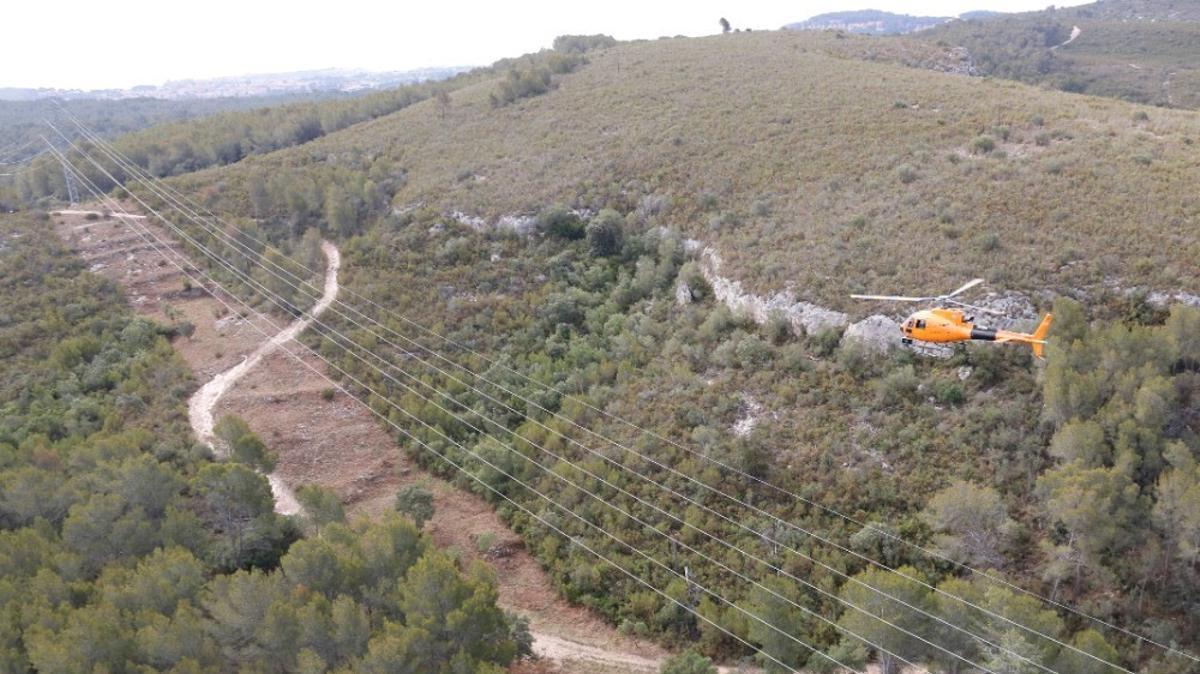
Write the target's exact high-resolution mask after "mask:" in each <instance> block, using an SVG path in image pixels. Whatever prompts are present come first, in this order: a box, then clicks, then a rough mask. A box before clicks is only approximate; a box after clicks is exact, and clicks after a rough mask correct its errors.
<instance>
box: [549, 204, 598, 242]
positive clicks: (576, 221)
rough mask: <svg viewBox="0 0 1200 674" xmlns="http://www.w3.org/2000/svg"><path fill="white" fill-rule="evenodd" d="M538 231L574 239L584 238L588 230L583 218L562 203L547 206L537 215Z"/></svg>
mask: <svg viewBox="0 0 1200 674" xmlns="http://www.w3.org/2000/svg"><path fill="white" fill-rule="evenodd" d="M537 227H538V231H540V232H542V233H544V234H547V235H549V236H554V237H558V238H560V239H567V240H569V241H574V240H577V239H582V238H583V237H584V236H585V235H586V234H587V230H586V228H585V227H584V224H583V220H581V219H580V218H579V216H578V215H576V214H574V213H572V212H571V210H570V209H569V208H567V207H566V206H563V205H561V204H555V205H554V206H550V207H549V208H546V209H545V210H543V211H542V212H541V213H539V214H538V216H537Z"/></svg>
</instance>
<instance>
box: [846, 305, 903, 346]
mask: <svg viewBox="0 0 1200 674" xmlns="http://www.w3.org/2000/svg"><path fill="white" fill-rule="evenodd" d="M842 340H843V341H847V342H857V343H859V344H861V345H862V346H864V347H866V348H868V349H870V350H872V351H878V352H880V353H886V352H888V351H891V350H892V349H895V348H897V347H899V346H900V324H899V323H897V322H896V321H895V320H893V319H892V318H889V317H887V316H882V315H879V314H876V315H874V316H868V317H866V318H864V319H863V320H861V321H859V322H857V323H854V324H852V325H851V326H850V327H848V328H846V332H845V333H844V334H843V335H842Z"/></svg>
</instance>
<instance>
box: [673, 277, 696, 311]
mask: <svg viewBox="0 0 1200 674" xmlns="http://www.w3.org/2000/svg"><path fill="white" fill-rule="evenodd" d="M675 303H676V304H678V305H679V306H681V307H685V306H687V305H689V304H691V303H692V287H691V286H689V285H688V284H687V283H685V282H684V281H680V282H679V283H677V284H676V285H675Z"/></svg>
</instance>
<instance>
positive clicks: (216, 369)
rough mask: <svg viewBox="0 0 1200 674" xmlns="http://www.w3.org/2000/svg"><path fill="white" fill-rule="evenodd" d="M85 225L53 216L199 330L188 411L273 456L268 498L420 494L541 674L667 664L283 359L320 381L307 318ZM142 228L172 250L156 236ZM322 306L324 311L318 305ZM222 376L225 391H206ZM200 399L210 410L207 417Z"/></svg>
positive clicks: (147, 308)
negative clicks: (292, 316)
mask: <svg viewBox="0 0 1200 674" xmlns="http://www.w3.org/2000/svg"><path fill="white" fill-rule="evenodd" d="M89 214H96V215H99V213H98V212H96V211H87V210H82V209H79V210H71V211H57V212H55V213H54V214H53V215H54V221H55V226H56V230H57V232H58V234H59V236H60V238H62V239H63V240H64V241H66V242H67V244H68V245H70V246H71V247H72V248H73V249H74V250H75V251H76V252H77V254H78V255H79V256H80V257H81V258H82V259H83V260H84V261H85V263H86V264H87V265H88V267H89V269H90V270H91V271H92V272H94V273H97V274H101V275H103V276H106V277H107V278H110V279H112V280H113V281H115V282H117V283H118V284H120V285H121V287H122V288H123V290H124V292H125V294H126V296H127V297H128V298H129V301H130V303H131V304H132V305H133V306H134V308H135V309H136V310H137V311H138V313H139V314H141V315H143V316H146V317H148V318H152V319H154V320H156V321H159V322H165V323H168V324H170V323H178V322H181V321H188V322H191V323H192V324H193V325H194V326H195V332H194V333H193V334H192V336H191V337H190V338H183V337H180V338H177V339H175V340H174V341H173V342H172V346H173V347H174V348H175V349H176V351H178V352H179V354H180V356H181V357H182V358H183V359H184V361H185V362H187V363H188V365H189V366H190V367H191V368H192V371H193V372H194V373H195V375H196V378H197V380H199V381H202V382H208V383H206V384H205V386H204V387H202V389H201V390H204V389H205V388H207V389H208V391H209V392H208V393H207V394H206V397H205V402H204V403H203V404H201V403H199V402H196V401H198V400H199V398H198V396H199V395H200V391H198V392H197V393H196V395H195V396H194V397H193V399H192V401H190V402H196V405H195V407H197V408H204V409H207V410H208V415H207V419H206V421H205V422H204V428H205V429H206V432H207V436H208V437H211V433H212V420H213V419H216V418H220V417H221V416H222V415H224V414H228V413H236V414H237V415H239V416H241V417H242V418H243V419H245V420H246V422H247V423H248V424H249V425H250V427H251V428H252V429H253V430H254V431H255V433H257V434H258V435H259V436H260V437H262V439H263V441H264V442H266V443H267V445H268V446H269V447H270V448H271V449H272V451H274V452H275V453H276V454H277V455H278V456H279V461H278V463H277V465H276V468H275V473H274V474H273V475H272V478H273V480H272V482H273V484H272V486H273V488H274V486H275V482H278V483H279V484H280V485H286V486H287V487H289V488H291V489H295V488H297V487H299V486H301V485H305V484H319V485H321V486H323V487H326V488H328V489H332V490H333V491H334V492H335V493H337V494H338V496H339V497H341V499H342V501H343V502H344V503H345V504H346V506H347V511H348V512H349V513H350V515H351V516H352V517H357V516H367V517H370V516H375V515H378V514H380V513H383V512H385V511H387V510H390V509H391V508H392V502H393V500H394V499H395V494H396V491H397V490H398V489H399V488H400V487H401V486H403V485H406V484H417V483H419V484H424V485H425V486H426V487H427V488H428V489H429V490H430V491H431V492H432V493H433V495H434V507H435V511H434V515H433V517H432V518H431V519H430V521H429V522H428V523H426V525H425V531H426V533H428V534H429V535H430V537H431V538H432V539H433V541H434V542H435V543H436V544H437V545H438V546H439V547H442V548H446V549H452V550H455V551H456V552H457V553H458V555H459V556H460V558H461V559H463V560H464V561H466V562H469V561H471V560H475V559H481V560H483V561H484V562H486V563H487V564H489V565H490V566H491V567H492V568H493V569H494V570H495V572H496V578H497V590H498V594H499V603H500V604H501V605H502V606H503V607H504V608H505V609H506V610H509V611H514V612H517V613H520V614H521V615H524V616H526V617H528V618H529V621H530V629H531V631H532V633H533V635H534V638H535V641H534V651H535V652H536V653H538V654H540V655H543V656H545V660H544V661H543V662H547V661H548V662H549V663H550V666H549V667H545V666H541V667H539V668H538V669H537V671H538V672H539V674H542V673H545V672H552V671H556V672H562V673H563V674H616V673H617V672H635V673H639V674H641V673H645V674H650V673H652V672H657V671H658V669H659V667H660V666H661V663H662V660H663V659H664V658H665V657H666V656H667V653H666V652H665V651H663V650H662V648H660V647H659V646H657V645H656V644H654V643H652V642H648V641H643V640H639V639H636V638H634V637H628V636H625V635H622V634H620V633H618V632H617V631H616V630H615V629H614V628H613V627H612V625H610V624H608V623H607V622H606V621H604V620H602V619H601V618H600V617H599V616H598V615H596V614H595V613H593V612H592V611H590V610H588V609H586V608H583V607H579V606H572V605H570V604H568V603H567V602H566V601H564V600H563V599H562V598H561V597H560V596H559V595H558V593H557V591H556V590H555V589H554V584H553V582H552V581H551V579H550V578H549V577H548V576H547V575H546V573H545V571H543V570H542V568H541V566H540V565H539V564H538V562H537V560H536V559H534V558H533V556H532V555H531V554H530V553H529V551H528V550H526V549H525V546H524V542H523V541H522V539H521V538H520V537H519V536H518V535H517V534H516V533H515V532H513V531H512V530H511V529H509V528H508V527H507V526H506V525H505V524H504V522H503V521H502V520H501V519H500V517H499V516H498V515H497V514H496V511H495V510H494V509H493V508H492V507H491V505H489V504H488V503H487V502H486V501H485V500H484V499H482V498H481V497H479V496H477V495H476V494H473V493H470V492H467V491H465V490H463V489H460V488H458V487H455V486H454V485H452V484H450V483H449V482H446V481H444V480H442V479H440V478H438V477H436V476H434V475H431V474H430V473H428V472H426V471H424V470H422V469H421V468H420V467H419V466H418V465H417V464H416V463H415V462H413V461H412V460H411V459H409V458H408V457H407V455H406V454H405V452H404V451H403V449H399V450H398V448H397V443H396V439H395V438H394V437H393V436H392V434H390V433H388V432H387V431H386V430H385V428H384V427H383V425H382V424H380V423H379V422H378V421H377V420H376V418H375V417H374V415H372V414H371V412H370V411H369V410H367V409H366V408H365V407H364V406H363V405H361V404H360V403H359V402H358V401H357V400H355V399H352V398H350V397H348V396H346V395H344V394H342V393H336V392H335V391H334V390H333V389H332V388H331V387H330V384H329V382H328V381H327V380H326V379H325V378H324V377H322V376H321V375H319V374H317V373H316V372H313V371H312V370H310V369H309V368H308V367H305V366H304V365H301V364H300V363H297V362H296V360H295V358H294V357H293V356H292V355H290V354H289V351H290V352H292V353H294V354H295V356H296V357H298V358H301V359H303V360H304V361H305V362H306V363H307V364H309V365H312V366H313V367H314V368H316V370H317V371H318V372H325V371H326V370H325V364H324V363H323V362H322V361H320V360H319V359H317V358H316V357H314V356H312V355H311V354H308V353H307V352H306V351H304V350H302V349H300V348H299V347H298V346H297V345H296V343H295V342H290V341H288V339H290V338H291V337H293V336H295V335H296V334H299V332H300V331H301V330H302V329H303V327H305V326H307V325H309V324H310V323H311V315H310V316H308V317H307V322H305V320H306V319H301V320H299V321H294V322H292V323H291V324H290V326H288V328H287V329H286V330H284V332H281V330H283V329H284V324H283V321H282V320H280V319H278V318H276V319H272V318H271V317H269V316H264V315H262V314H260V313H256V312H246V313H245V314H244V315H231V314H229V313H228V312H227V311H226V310H225V309H224V307H222V305H221V303H220V302H218V301H217V299H215V297H214V296H213V294H214V293H219V292H220V290H219V289H217V288H196V287H191V286H190V285H189V284H187V283H185V280H184V278H183V276H182V275H181V274H180V273H179V271H178V270H177V269H175V267H174V266H172V265H170V264H169V263H168V262H167V261H166V260H164V259H163V258H162V255H161V254H160V253H159V252H157V251H155V250H154V249H153V248H152V247H151V246H148V245H146V243H145V242H144V241H143V240H142V239H141V238H140V237H139V236H137V234H136V233H134V232H133V231H131V230H130V229H129V227H128V226H127V224H126V223H122V222H120V221H119V220H118V219H116V218H101V219H98V220H87V219H86V218H87V217H88V215H89ZM92 217H95V215H93V216H92ZM133 217H139V218H140V217H141V216H133ZM146 226H148V227H151V228H153V229H154V230H155V232H156V234H158V236H159V237H161V238H162V239H164V240H167V241H172V238H171V237H170V235H169V234H168V233H167V232H166V231H165V230H164V229H162V228H159V227H158V226H157V225H153V224H147V225H146ZM171 245H172V247H173V248H175V249H176V250H180V251H181V252H183V251H182V249H181V248H179V247H178V246H177V245H176V244H174V243H172V244H171ZM325 252H326V255H327V256H328V259H329V260H330V263H331V264H330V265H329V266H330V267H333V274H332V275H331V274H329V273H327V274H326V278H325V289H324V292H323V295H322V303H319V304H318V305H316V306H315V307H314V311H317V313H319V311H318V310H317V307H321V309H320V311H323V310H324V307H327V306H329V305H330V303H331V302H332V294H335V293H336V292H337V286H336V283H337V281H336V273H337V271H338V269H339V268H340V257H339V256H337V254H336V249H335V250H334V251H332V252H331V251H328V250H326V251H325ZM328 271H329V270H328V269H327V272H328ZM331 276H332V282H333V284H334V285H333V286H332V287H331ZM326 297H329V298H330V302H324V299H325V298H326ZM231 304H233V302H232V301H231ZM301 323H302V324H303V325H300V324H301ZM291 328H295V330H294V331H291ZM264 332H265V333H266V334H269V335H275V336H276V337H275V338H274V339H271V340H270V342H269V343H275V344H276V346H275V348H267V344H264V342H263V333H264ZM285 333H288V334H287V339H285V338H284V336H285ZM219 378H220V380H221V381H223V382H224V383H223V384H212V382H213V381H216V380H218V379H219ZM210 384H211V388H209V386H210ZM209 399H211V400H213V401H215V402H212V404H211V406H210V404H209V402H208V400H209ZM191 407H192V405H189V408H191ZM189 417H192V409H189ZM193 423H195V421H194V420H193ZM197 436H198V437H204V434H202V433H199V432H198V433H197Z"/></svg>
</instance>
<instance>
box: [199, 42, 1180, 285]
mask: <svg viewBox="0 0 1200 674" xmlns="http://www.w3.org/2000/svg"><path fill="white" fill-rule="evenodd" d="M875 44H877V42H876V41H872V40H870V39H868V38H854V39H853V40H851V39H846V40H839V39H837V38H835V37H833V36H831V35H828V34H821V33H793V32H782V33H770V34H767V33H752V34H749V35H747V34H735V35H726V36H719V37H713V38H702V39H691V40H660V41H655V42H648V43H640V44H622V45H618V46H616V47H612V48H610V49H607V50H603V51H599V52H595V53H591V54H589V55H588V58H589V61H590V63H589V64H588V65H586V66H583V67H581V68H579V69H577V70H576V72H574V73H571V74H568V75H565V76H562V77H561V81H560V82H559V83H558V86H557V87H556V88H554V89H553V90H552V91H549V92H548V93H545V94H543V95H538V96H533V97H530V98H524V99H521V100H520V101H519V102H516V103H514V104H512V105H507V106H503V107H498V108H497V107H493V106H492V105H491V103H490V101H489V98H490V97H491V96H493V95H495V93H496V92H497V88H498V84H497V83H496V82H494V81H480V82H478V83H476V84H473V85H471V86H467V87H464V88H462V89H460V90H458V91H455V92H454V93H453V94H452V95H451V96H450V98H451V99H452V104H451V105H450V106H449V107H448V108H447V109H446V110H445V114H443V112H442V111H440V110H439V109H438V107H437V106H435V105H434V103H432V102H430V103H423V104H418V105H415V106H411V107H410V108H407V109H405V110H403V111H401V112H399V113H397V114H394V115H390V116H388V117H386V118H382V119H378V120H375V121H373V122H371V123H368V124H364V125H360V126H356V127H354V128H353V129H349V130H347V131H344V132H341V133H337V134H333V135H330V136H327V137H325V138H322V139H320V140H318V141H316V142H313V143H310V144H307V145H304V146H301V147H298V148H293V149H290V150H287V151H284V152H278V153H273V154H271V155H267V156H264V157H261V158H254V159H252V160H250V161H245V162H241V163H240V164H238V165H237V166H235V167H233V169H232V170H229V171H223V172H220V173H215V174H209V173H205V172H201V173H197V174H193V175H192V176H189V177H188V178H187V179H186V180H185V181H184V182H183V183H181V184H185V185H193V186H196V187H199V186H201V185H203V186H205V187H206V188H207V189H208V199H209V203H211V204H213V205H219V206H220V207H221V208H223V209H226V210H230V211H235V212H249V211H250V210H251V206H252V203H251V201H252V197H253V195H256V194H260V193H261V190H260V189H259V188H258V187H256V186H257V185H261V184H262V183H263V182H264V181H266V182H270V183H272V184H276V185H279V186H280V189H283V187H284V186H290V188H288V189H287V190H286V191H287V193H289V194H292V195H296V194H304V195H311V196H308V197H305V198H306V202H305V204H304V206H303V207H302V208H300V207H298V206H296V205H294V206H286V205H277V206H279V207H283V208H286V209H287V210H288V211H289V212H290V213H292V214H296V213H298V212H300V211H303V212H304V213H308V214H310V215H311V216H313V217H319V215H320V214H322V213H326V212H332V211H330V209H334V210H339V212H343V211H345V209H349V210H350V211H352V212H354V213H356V214H357V215H356V219H355V222H356V223H358V224H356V225H355V226H356V227H360V228H361V227H362V226H363V225H364V224H370V223H373V222H384V221H387V219H388V218H390V217H393V215H392V214H393V212H403V211H409V210H413V209H419V208H424V209H427V210H430V211H432V212H434V213H437V214H442V215H448V214H450V213H452V212H462V213H465V214H467V215H469V216H472V217H479V218H481V219H482V220H481V222H483V223H486V224H491V223H495V222H497V221H498V220H499V219H500V218H501V217H502V216H520V215H526V216H532V215H535V214H536V213H538V212H539V211H540V210H541V209H543V208H544V207H545V206H546V205H548V204H552V203H563V204H566V205H567V206H570V207H575V208H579V209H585V210H588V211H591V212H598V211H599V210H601V209H604V208H611V209H613V210H615V211H617V212H618V213H620V214H621V215H622V216H623V217H625V218H626V219H627V226H629V227H631V228H635V229H637V228H640V227H642V226H649V227H655V226H669V227H675V228H677V229H678V230H679V231H680V232H681V233H682V234H683V235H685V236H688V237H693V238H696V239H698V240H700V241H701V242H703V243H704V244H706V245H713V246H715V247H716V249H717V250H718V251H720V253H721V255H722V257H723V258H724V260H725V262H726V267H725V268H726V269H729V270H731V271H732V273H733V275H734V276H735V277H737V278H740V279H742V280H743V281H744V282H746V283H747V284H748V286H749V287H750V288H752V289H755V290H760V291H771V292H774V291H777V290H780V289H783V288H785V287H791V288H795V289H796V291H797V294H798V295H799V296H800V298H801V299H808V300H811V301H820V302H821V303H824V304H827V305H832V306H835V307H838V308H845V309H849V308H851V305H850V303H849V301H848V300H847V299H846V295H848V294H849V293H851V292H857V291H864V290H874V291H878V290H879V289H888V290H891V291H895V292H905V293H912V292H925V291H927V290H928V289H929V288H931V287H932V288H938V287H954V286H955V285H956V283H958V282H961V280H962V279H964V278H970V277H972V276H976V275H979V274H980V273H982V275H984V276H986V277H987V279H988V281H989V282H991V283H992V284H994V285H996V286H1000V287H1004V288H1007V289H1012V290H1021V291H1025V292H1027V293H1034V292H1037V291H1039V290H1041V289H1047V288H1072V289H1080V290H1084V291H1087V292H1090V293H1095V294H1097V295H1101V294H1103V293H1105V292H1109V290H1110V288H1111V286H1113V285H1118V286H1125V287H1129V286H1144V287H1154V288H1157V289H1162V290H1169V289H1183V290H1189V291H1192V292H1195V291H1196V290H1197V288H1198V287H1200V279H1198V278H1197V276H1196V266H1195V265H1194V264H1193V260H1194V259H1196V257H1197V256H1198V255H1200V248H1198V246H1200V242H1197V240H1196V239H1195V237H1194V236H1192V235H1191V234H1190V233H1191V232H1193V231H1195V228H1196V226H1197V224H1198V223H1200V201H1197V199H1196V197H1195V194H1194V192H1193V190H1191V189H1190V188H1188V186H1189V185H1192V184H1195V183H1196V182H1197V181H1198V180H1200V165H1198V163H1197V161H1196V154H1195V152H1194V147H1195V146H1194V145H1193V144H1194V143H1195V142H1196V140H1197V139H1200V121H1198V120H1197V119H1196V117H1195V116H1194V115H1192V114H1189V113H1183V112H1173V111H1166V110H1147V109H1144V108H1140V107H1138V106H1134V105H1129V104H1126V103H1121V102H1117V101H1111V100H1106V99H1094V98H1085V97H1078V96H1069V95H1064V94H1061V93H1057V92H1048V91H1038V90H1035V89H1031V88H1028V87H1025V86H1022V85H1017V84H1011V83H1006V82H999V81H987V82H985V81H981V80H979V79H976V78H968V77H956V76H948V75H943V74H938V73H931V72H928V71H926V70H919V69H913V68H906V67H901V66H897V65H890V64H888V63H886V62H884V63H879V62H866V61H863V60H861V59H859V58H851V57H849V56H847V55H845V51H846V50H852V51H854V52H856V53H858V54H859V55H862V54H863V53H864V52H867V51H869V50H871V49H873V48H874V45H875ZM884 44H899V45H903V44H905V43H892V42H891V41H884ZM845 45H849V46H845ZM856 45H861V46H856ZM881 51H882V50H881ZM835 54H836V55H835ZM903 55H904V54H903V53H902V52H898V51H895V50H893V51H892V52H890V53H889V52H886V51H884V53H883V54H882V55H881V57H888V58H894V59H899V57H902V56H903ZM735 63H736V64H737V65H736V67H734V66H733V65H731V64H735ZM618 66H619V69H618ZM368 183H370V187H368ZM372 188H373V189H372ZM330 197H332V199H331V198H330ZM293 198H295V197H293ZM254 203H256V204H257V203H259V202H254ZM254 208H258V206H254ZM642 216H645V217H642ZM643 222H644V223H645V224H644V225H643ZM339 227H340V225H339ZM914 269H919V270H920V273H913V270H914ZM854 308H858V309H861V308H862V307H861V306H859V305H855V306H854Z"/></svg>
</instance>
